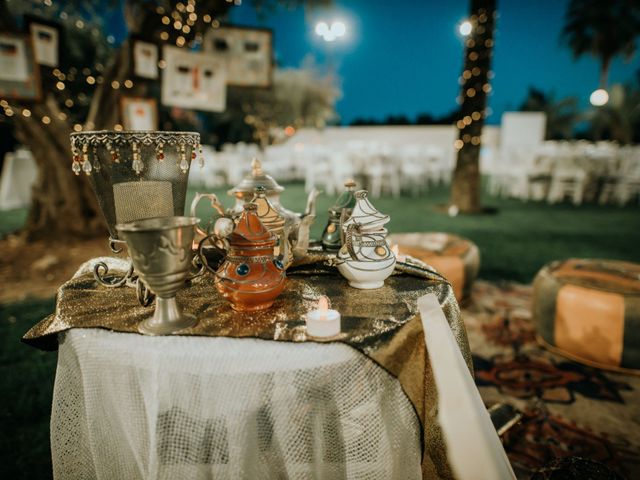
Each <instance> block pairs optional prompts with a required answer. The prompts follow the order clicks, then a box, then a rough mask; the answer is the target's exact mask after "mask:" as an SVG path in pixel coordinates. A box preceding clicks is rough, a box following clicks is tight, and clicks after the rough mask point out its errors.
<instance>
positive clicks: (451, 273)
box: [389, 232, 480, 302]
mask: <svg viewBox="0 0 640 480" xmlns="http://www.w3.org/2000/svg"><path fill="white" fill-rule="evenodd" d="M389 241H390V242H392V243H397V244H398V248H399V252H400V254H401V255H410V256H412V257H415V258H417V259H418V260H421V261H423V262H424V263H426V264H427V265H430V266H431V267H433V268H435V269H436V270H437V271H438V272H439V273H441V274H442V275H443V276H444V277H445V278H446V279H447V280H449V282H451V286H452V287H453V291H454V293H455V296H456V299H457V300H458V301H459V302H460V301H466V300H468V299H469V297H470V295H471V287H472V286H473V282H474V280H475V279H476V277H477V276H478V271H479V270H480V250H478V247H477V246H476V244H475V243H473V242H472V241H471V240H468V239H466V238H463V237H459V236H457V235H453V234H451V233H443V232H424V233H418V232H415V233H396V234H393V235H389Z"/></svg>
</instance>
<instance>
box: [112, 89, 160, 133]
mask: <svg viewBox="0 0 640 480" xmlns="http://www.w3.org/2000/svg"><path fill="white" fill-rule="evenodd" d="M120 111H121V112H122V126H123V127H124V129H125V130H157V129H158V102H157V101H156V99H155V98H138V97H121V98H120Z"/></svg>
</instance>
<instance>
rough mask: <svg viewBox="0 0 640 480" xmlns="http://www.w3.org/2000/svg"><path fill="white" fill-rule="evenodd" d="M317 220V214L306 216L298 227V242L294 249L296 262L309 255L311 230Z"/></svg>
mask: <svg viewBox="0 0 640 480" xmlns="http://www.w3.org/2000/svg"><path fill="white" fill-rule="evenodd" d="M315 219H316V216H315V213H314V214H305V215H304V216H303V217H302V220H301V221H300V225H298V240H297V241H296V243H295V246H294V247H293V258H294V259H295V260H297V259H300V258H303V257H304V256H305V255H306V254H307V250H308V249H309V230H310V229H311V225H312V224H313V222H314V221H315Z"/></svg>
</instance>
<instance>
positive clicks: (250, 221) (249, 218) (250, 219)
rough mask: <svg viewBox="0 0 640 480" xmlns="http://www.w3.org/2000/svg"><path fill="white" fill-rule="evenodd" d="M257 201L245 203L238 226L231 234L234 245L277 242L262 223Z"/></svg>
mask: <svg viewBox="0 0 640 480" xmlns="http://www.w3.org/2000/svg"><path fill="white" fill-rule="evenodd" d="M257 210H258V206H257V205H256V204H255V203H245V204H244V210H243V211H242V215H241V216H240V218H239V219H238V223H237V224H236V228H235V229H234V230H233V232H232V233H231V235H229V237H228V240H229V244H230V245H231V246H232V247H248V246H257V245H260V246H269V245H275V244H276V237H275V236H274V235H273V234H272V233H271V232H270V231H269V230H267V228H266V227H265V226H264V225H263V224H262V222H261V221H260V219H259V218H258V215H257Z"/></svg>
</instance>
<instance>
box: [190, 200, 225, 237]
mask: <svg viewBox="0 0 640 480" xmlns="http://www.w3.org/2000/svg"><path fill="white" fill-rule="evenodd" d="M203 198H208V199H209V200H210V201H211V208H213V209H214V210H215V211H216V212H218V213H219V214H220V215H221V216H223V217H224V216H225V214H224V206H223V205H222V203H220V200H218V197H217V196H216V194H215V193H200V192H196V196H195V197H193V201H192V202H191V208H190V209H189V213H190V215H191V216H192V217H195V216H196V208H197V207H198V203H200V200H202V199H203ZM209 224H211V222H209ZM196 232H197V233H198V234H199V235H201V236H203V237H207V236H208V235H209V234H210V232H209V231H206V230H203V229H202V228H201V227H200V225H196Z"/></svg>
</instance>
